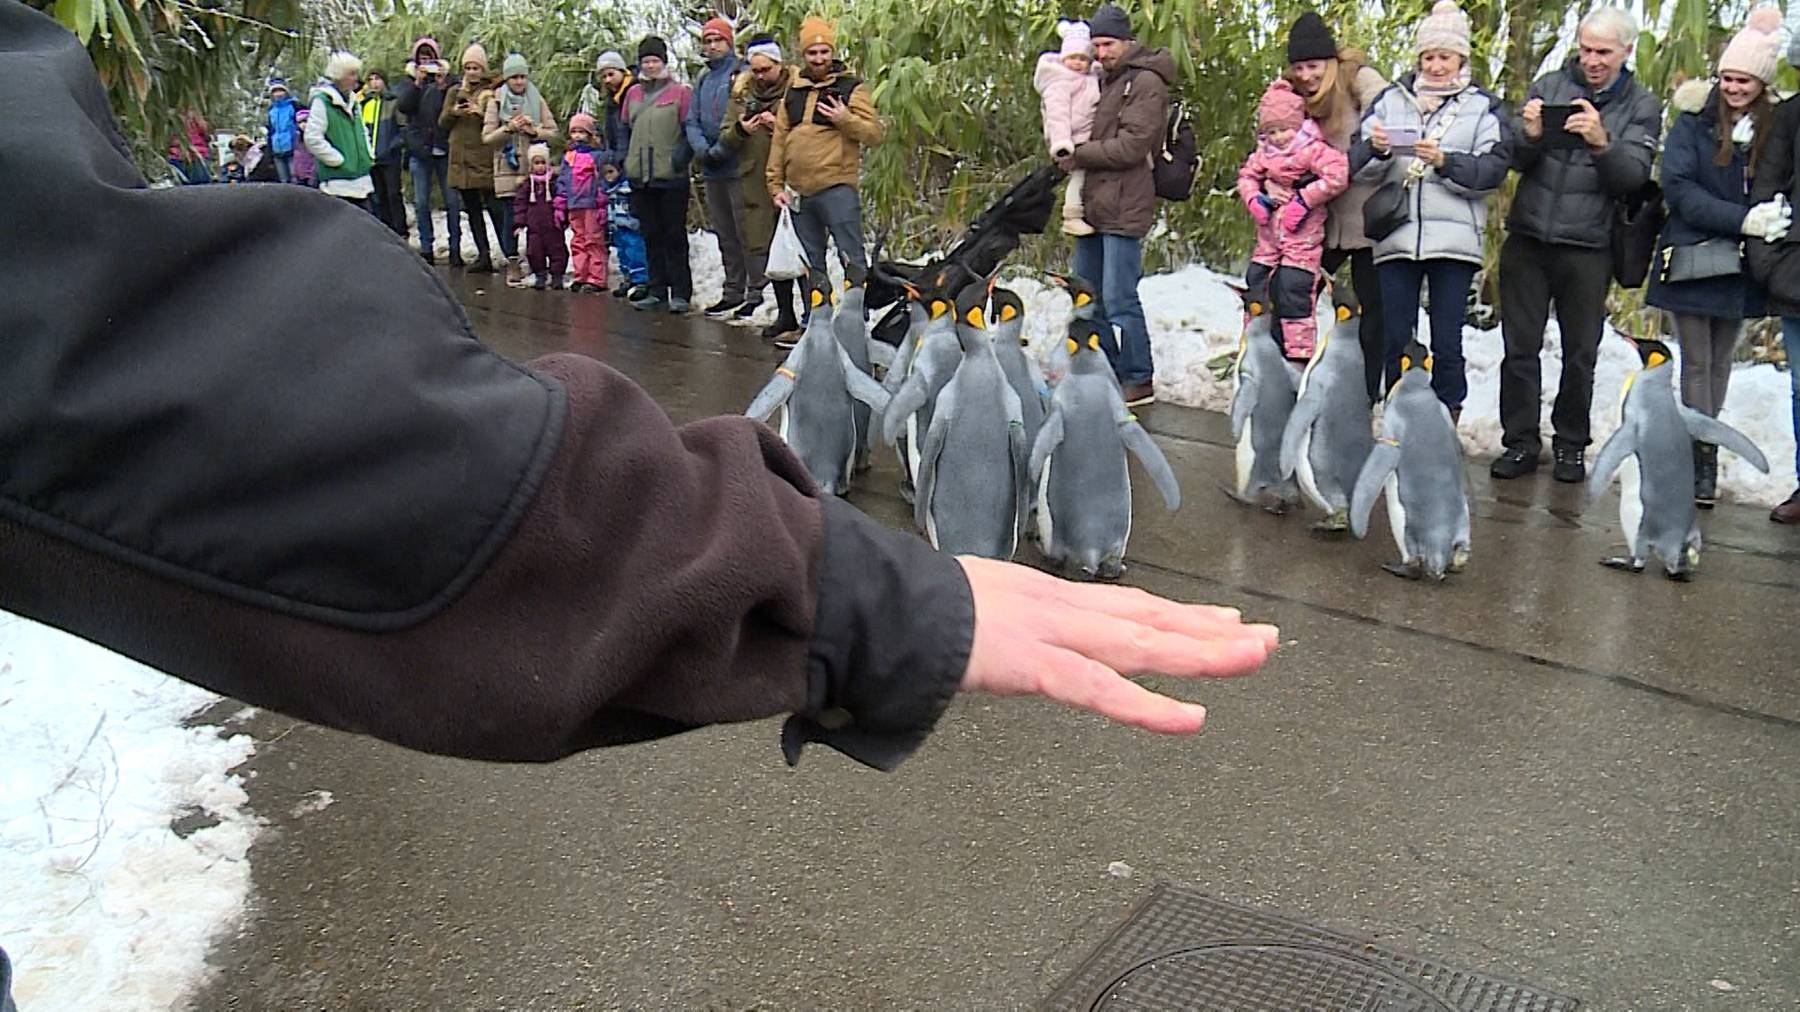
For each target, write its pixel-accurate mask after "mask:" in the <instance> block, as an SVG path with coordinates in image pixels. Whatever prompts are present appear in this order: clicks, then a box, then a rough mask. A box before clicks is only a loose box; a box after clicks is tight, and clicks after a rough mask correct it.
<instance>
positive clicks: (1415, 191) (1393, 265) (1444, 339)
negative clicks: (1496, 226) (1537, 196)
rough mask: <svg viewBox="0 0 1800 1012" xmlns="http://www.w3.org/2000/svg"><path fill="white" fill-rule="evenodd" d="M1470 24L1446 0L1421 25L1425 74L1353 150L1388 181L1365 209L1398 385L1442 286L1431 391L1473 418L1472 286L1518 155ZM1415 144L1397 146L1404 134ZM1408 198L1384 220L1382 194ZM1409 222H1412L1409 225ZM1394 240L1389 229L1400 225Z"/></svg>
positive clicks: (1392, 89)
mask: <svg viewBox="0 0 1800 1012" xmlns="http://www.w3.org/2000/svg"><path fill="white" fill-rule="evenodd" d="M1469 48H1470V47H1469V18H1468V15H1466V14H1464V13H1463V12H1462V9H1461V8H1459V7H1457V6H1456V3H1455V0H1438V3H1437V6H1435V7H1433V8H1432V9H1431V13H1430V14H1429V15H1427V16H1426V18H1425V19H1424V20H1423V21H1421V22H1419V28H1418V32H1417V34H1416V36H1415V38H1414V50H1415V51H1416V52H1417V54H1418V56H1417V64H1416V68H1417V69H1416V70H1415V71H1414V72H1413V73H1410V74H1407V75H1406V76H1405V77H1402V78H1401V79H1400V80H1398V81H1395V82H1394V83H1393V84H1391V85H1389V86H1388V88H1387V90H1386V91H1384V92H1382V93H1381V97H1380V98H1378V99H1376V100H1375V105H1374V107H1373V108H1371V109H1370V110H1369V113H1368V115H1367V116H1366V117H1365V118H1364V119H1363V128H1362V139H1361V140H1359V141H1357V142H1356V145H1355V147H1353V148H1352V149H1351V152H1350V164H1351V166H1352V167H1353V168H1354V170H1355V175H1356V178H1357V179H1358V180H1361V181H1364V182H1372V183H1377V184H1379V186H1378V188H1377V190H1376V192H1375V194H1373V195H1372V196H1371V197H1370V199H1369V201H1368V203H1366V204H1365V205H1364V208H1363V222H1364V226H1365V228H1366V229H1367V230H1368V234H1369V238H1371V239H1373V240H1375V273H1376V276H1377V278H1378V279H1379V281H1380V283H1381V306H1382V315H1383V323H1384V325H1385V326H1386V329H1387V341H1386V344H1387V348H1386V352H1387V367H1386V374H1387V382H1388V384H1389V385H1390V386H1391V385H1392V384H1393V383H1394V382H1396V381H1397V380H1399V378H1400V352H1401V351H1402V350H1403V349H1404V348H1405V347H1406V345H1407V343H1408V342H1410V341H1411V340H1412V339H1413V331H1414V330H1415V329H1417V326H1418V320H1419V286H1420V285H1421V284H1428V285H1430V286H1431V307H1430V309H1431V340H1430V342H1429V344H1430V346H1431V354H1432V357H1433V358H1434V359H1436V364H1435V366H1434V367H1433V368H1432V372H1431V387H1432V389H1433V390H1434V391H1436V392H1437V395H1438V399H1439V400H1440V401H1442V402H1443V403H1444V407H1446V408H1448V409H1449V411H1450V417H1451V419H1452V420H1453V421H1454V420H1458V419H1460V418H1461V417H1462V405H1463V398H1464V397H1466V396H1467V395H1468V392H1469V384H1468V380H1467V377H1466V376H1465V373H1464V366H1463V354H1462V330H1463V320H1464V317H1465V315H1466V313H1467V309H1468V301H1469V289H1470V287H1471V285H1473V283H1474V281H1475V271H1476V269H1477V268H1479V267H1480V266H1481V261H1482V241H1483V239H1484V237H1485V236H1486V233H1487V216H1488V206H1487V205H1488V198H1489V197H1491V196H1493V193H1494V191H1495V190H1497V189H1499V187H1500V184H1501V182H1502V181H1504V180H1505V179H1506V171H1507V166H1508V164H1509V162H1510V159H1511V148H1510V141H1509V135H1508V132H1507V123H1506V117H1505V116H1503V115H1502V113H1501V105H1500V100H1499V99H1497V98H1495V97H1494V96H1493V95H1490V94H1488V93H1487V92H1486V91H1483V90H1482V89H1480V88H1477V87H1476V86H1475V85H1474V84H1473V83H1472V82H1471V81H1470V75H1469ZM1403 130H1404V131H1405V132H1407V133H1408V134H1409V135H1412V136H1416V137H1417V138H1418V139H1417V142H1416V143H1414V144H1412V145H1411V146H1409V147H1403V146H1399V145H1396V144H1395V143H1393V140H1394V138H1395V136H1396V135H1397V134H1399V133H1400V132H1401V131H1403ZM1395 194H1398V195H1399V196H1401V197H1402V198H1403V200H1402V202H1401V205H1400V206H1401V208H1402V211H1401V213H1400V214H1398V215H1394V216H1392V217H1391V218H1390V219H1389V220H1388V221H1386V222H1385V223H1384V222H1383V220H1382V217H1383V216H1381V215H1379V214H1378V213H1377V212H1378V209H1381V208H1382V206H1383V200H1382V198H1383V197H1386V196H1390V195H1395ZM1401 219H1403V220H1401ZM1396 221H1398V224H1397V226H1395V227H1393V228H1392V231H1387V230H1386V229H1384V228H1383V227H1382V226H1383V224H1386V225H1395V222H1396Z"/></svg>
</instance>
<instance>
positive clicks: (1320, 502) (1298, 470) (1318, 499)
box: [1294, 429, 1331, 513]
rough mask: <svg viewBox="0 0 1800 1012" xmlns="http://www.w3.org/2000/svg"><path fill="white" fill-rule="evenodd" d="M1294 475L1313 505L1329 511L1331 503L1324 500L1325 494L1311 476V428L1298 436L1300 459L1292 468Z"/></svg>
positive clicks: (1301, 489)
mask: <svg viewBox="0 0 1800 1012" xmlns="http://www.w3.org/2000/svg"><path fill="white" fill-rule="evenodd" d="M1294 476H1295V477H1297V478H1299V479H1300V491H1302V492H1305V493H1306V497H1307V498H1308V499H1311V500H1312V501H1313V505H1315V506H1317V507H1319V508H1320V509H1322V510H1324V511H1325V512H1327V513H1329V512H1331V504H1330V503H1328V502H1326V501H1325V494H1324V493H1323V492H1320V491H1319V483H1318V480H1317V479H1315V478H1314V477H1313V468H1312V430H1311V429H1308V430H1306V434H1305V435H1303V436H1301V437H1300V460H1299V463H1298V464H1297V465H1296V466H1295V468H1294Z"/></svg>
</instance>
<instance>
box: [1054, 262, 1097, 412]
mask: <svg viewBox="0 0 1800 1012" xmlns="http://www.w3.org/2000/svg"><path fill="white" fill-rule="evenodd" d="M1050 280H1051V281H1052V282H1054V283H1055V284H1056V286H1057V287H1059V288H1061V289H1063V290H1064V291H1067V292H1068V293H1069V316H1070V317H1071V318H1072V319H1075V320H1079V321H1082V322H1086V321H1089V320H1094V319H1097V318H1098V317H1099V315H1100V293H1099V292H1097V291H1095V290H1094V286H1093V285H1090V284H1088V282H1087V280H1086V279H1085V278H1079V277H1076V276H1075V275H1073V274H1052V275H1050ZM1105 340H1106V337H1105V336H1104V335H1103V336H1102V337H1101V341H1103V342H1104V341H1105ZM1067 345H1068V342H1067V341H1059V342H1057V343H1055V344H1053V345H1051V346H1050V351H1049V354H1048V355H1047V356H1045V361H1044V379H1045V381H1046V382H1047V383H1049V385H1051V386H1055V385H1056V384H1058V383H1061V382H1062V378H1063V377H1064V376H1066V375H1068V372H1069V351H1068V347H1067Z"/></svg>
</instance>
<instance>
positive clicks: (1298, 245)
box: [1238, 80, 1350, 361]
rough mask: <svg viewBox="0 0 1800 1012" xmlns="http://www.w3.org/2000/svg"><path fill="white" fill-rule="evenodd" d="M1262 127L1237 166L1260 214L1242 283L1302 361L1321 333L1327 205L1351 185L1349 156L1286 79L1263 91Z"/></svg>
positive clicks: (1241, 190)
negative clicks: (1317, 313) (1318, 307)
mask: <svg viewBox="0 0 1800 1012" xmlns="http://www.w3.org/2000/svg"><path fill="white" fill-rule="evenodd" d="M1257 132H1258V135H1259V136H1258V140H1257V145H1256V150H1254V151H1252V152H1250V157H1249V158H1248V159H1246V160H1245V161H1244V167H1243V168H1241V169H1239V170H1238V197H1239V198H1240V199H1242V200H1243V202H1244V206H1245V207H1247V208H1248V209H1249V210H1250V217H1252V218H1254V219H1256V250H1255V252H1253V253H1251V254H1250V270H1249V271H1248V272H1246V274H1245V275H1244V281H1245V283H1246V284H1248V285H1249V286H1250V294H1251V297H1252V298H1253V299H1255V300H1257V301H1259V302H1262V303H1263V304H1264V305H1267V306H1269V307H1270V309H1271V310H1272V311H1273V312H1274V315H1275V321H1276V323H1277V324H1278V326H1279V332H1280V337H1281V350H1282V353H1283V354H1284V355H1286V356H1287V357H1288V358H1290V359H1295V360H1300V361H1304V360H1306V359H1308V358H1311V357H1312V352H1313V344H1314V341H1315V339H1316V337H1317V332H1318V323H1317V321H1316V320H1315V319H1314V317H1313V309H1314V306H1315V304H1316V302H1317V300H1318V294H1319V287H1320V285H1321V283H1322V278H1321V275H1320V273H1319V260H1320V258H1321V257H1322V256H1324V253H1325V205H1326V204H1328V203H1330V202H1331V199H1332V198H1333V197H1336V196H1337V195H1338V194H1340V193H1342V192H1344V190H1345V189H1346V188H1347V187H1348V186H1349V185H1350V162H1349V159H1348V158H1346V157H1345V155H1344V153H1343V152H1342V151H1339V150H1337V149H1336V148H1334V147H1332V146H1331V145H1330V144H1328V143H1326V141H1325V137H1324V135H1323V134H1321V133H1319V128H1318V125H1317V124H1315V123H1314V122H1313V121H1312V120H1310V119H1307V118H1306V100H1305V99H1304V98H1301V97H1300V94H1299V93H1298V92H1296V91H1294V88H1293V85H1291V84H1289V83H1288V82H1287V81H1285V80H1277V81H1276V82H1275V83H1274V84H1271V85H1269V90H1268V91H1266V92H1264V93H1263V97H1262V103H1261V105H1259V106H1258V108H1257Z"/></svg>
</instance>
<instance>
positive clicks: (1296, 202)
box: [1281, 193, 1312, 232]
mask: <svg viewBox="0 0 1800 1012" xmlns="http://www.w3.org/2000/svg"><path fill="white" fill-rule="evenodd" d="M1311 210H1312V208H1310V207H1307V206H1306V198H1304V197H1302V196H1300V195H1299V194H1298V193H1296V194H1294V199H1293V200H1290V201H1288V202H1287V205H1286V206H1285V207H1283V208H1282V209H1281V230H1282V231H1283V232H1298V231H1300V224H1301V222H1304V221H1305V220H1306V215H1307V212H1309V211H1311Z"/></svg>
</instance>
